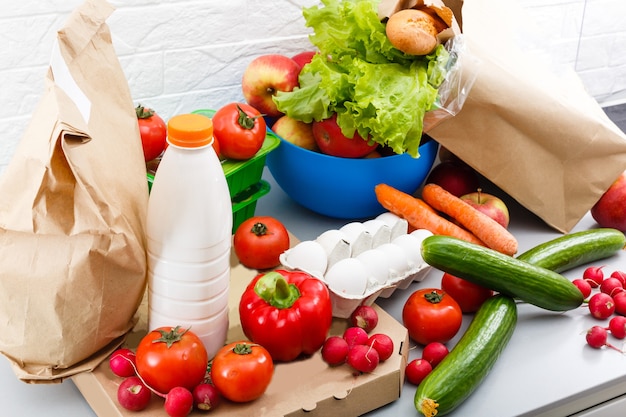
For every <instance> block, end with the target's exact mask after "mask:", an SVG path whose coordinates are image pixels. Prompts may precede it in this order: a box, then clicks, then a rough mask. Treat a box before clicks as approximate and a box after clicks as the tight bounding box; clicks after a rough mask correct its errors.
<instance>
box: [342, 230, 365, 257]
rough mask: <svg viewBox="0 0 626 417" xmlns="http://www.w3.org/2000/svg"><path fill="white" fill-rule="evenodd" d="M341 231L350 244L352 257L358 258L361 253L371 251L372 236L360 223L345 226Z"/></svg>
mask: <svg viewBox="0 0 626 417" xmlns="http://www.w3.org/2000/svg"><path fill="white" fill-rule="evenodd" d="M339 230H341V231H342V232H343V233H344V234H345V235H346V238H347V239H348V242H350V249H351V251H350V256H352V257H353V258H354V257H356V256H358V255H359V254H360V253H361V252H363V251H366V250H368V249H371V247H372V235H370V234H369V233H368V231H367V229H365V226H363V223H360V222H351V223H347V224H345V225H343V226H342V227H341V228H340V229H339Z"/></svg>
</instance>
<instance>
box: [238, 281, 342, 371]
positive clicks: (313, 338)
mask: <svg viewBox="0 0 626 417" xmlns="http://www.w3.org/2000/svg"><path fill="white" fill-rule="evenodd" d="M239 317H240V320H241V328H242V329H243V332H244V334H245V335H246V337H247V338H248V339H250V340H251V341H253V342H254V343H258V344H259V345H261V346H263V347H264V348H265V349H267V350H268V351H269V352H270V355H272V359H273V360H274V361H282V362H288V361H292V360H294V359H296V358H297V357H298V356H300V355H301V354H304V355H312V354H313V353H315V352H316V351H317V350H318V349H320V348H321V347H322V345H323V344H324V341H325V340H326V337H327V335H328V331H329V330H330V325H331V323H332V319H333V317H332V306H331V301H330V293H329V291H328V288H327V287H326V285H325V284H324V283H323V282H322V281H320V280H319V279H317V278H315V277H313V276H311V275H309V274H307V273H306V272H300V271H285V270H280V269H279V270H276V271H272V272H268V273H265V274H259V275H257V276H256V277H255V278H254V279H253V280H252V281H251V282H250V284H248V287H247V288H246V290H245V291H244V293H243V294H242V296H241V300H240V302H239Z"/></svg>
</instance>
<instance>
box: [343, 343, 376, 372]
mask: <svg viewBox="0 0 626 417" xmlns="http://www.w3.org/2000/svg"><path fill="white" fill-rule="evenodd" d="M346 362H347V363H348V365H350V366H351V367H352V368H354V369H355V370H356V371H358V372H363V373H367V372H372V371H373V370H374V369H376V367H377V366H378V363H379V362H380V356H379V355H378V351H377V350H376V349H374V348H373V347H370V346H366V345H355V346H353V347H352V348H351V349H350V352H348V359H347V360H346Z"/></svg>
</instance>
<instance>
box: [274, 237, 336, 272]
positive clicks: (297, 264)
mask: <svg viewBox="0 0 626 417" xmlns="http://www.w3.org/2000/svg"><path fill="white" fill-rule="evenodd" d="M282 263H283V265H285V266H286V267H288V268H291V269H300V270H302V271H305V272H308V273H309V274H311V275H313V276H315V277H322V276H324V273H325V272H326V269H327V265H328V257H327V255H326V251H325V250H324V248H323V247H322V245H320V244H319V243H317V242H315V241H313V240H306V241H303V242H300V243H298V244H297V245H296V246H294V247H293V248H291V249H289V250H288V251H286V252H284V261H283V262H282Z"/></svg>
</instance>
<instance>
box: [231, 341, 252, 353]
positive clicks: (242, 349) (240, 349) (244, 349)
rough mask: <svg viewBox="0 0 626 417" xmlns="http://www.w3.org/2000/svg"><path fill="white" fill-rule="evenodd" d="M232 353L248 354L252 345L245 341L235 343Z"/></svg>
mask: <svg viewBox="0 0 626 417" xmlns="http://www.w3.org/2000/svg"><path fill="white" fill-rule="evenodd" d="M233 353H236V354H237V355H249V354H251V353H252V346H250V345H249V344H247V343H237V344H236V345H235V347H234V348H233Z"/></svg>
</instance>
